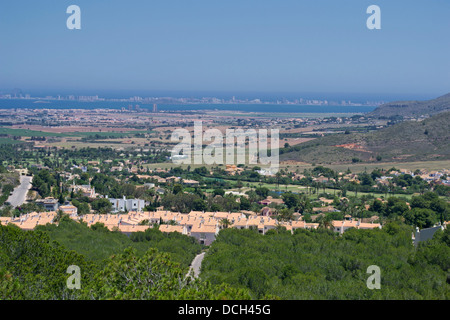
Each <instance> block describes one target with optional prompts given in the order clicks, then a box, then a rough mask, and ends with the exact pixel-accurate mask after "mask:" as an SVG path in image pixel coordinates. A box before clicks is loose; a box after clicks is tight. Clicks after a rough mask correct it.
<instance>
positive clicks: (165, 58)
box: [0, 0, 450, 98]
mask: <svg viewBox="0 0 450 320" xmlns="http://www.w3.org/2000/svg"><path fill="white" fill-rule="evenodd" d="M374 4H375V5H378V6H379V7H380V9H381V29H380V30H369V29H368V28H367V26H366V21H367V19H368V18H369V16H370V14H367V13H366V10H367V8H368V7H369V6H370V5H374ZM70 5H78V6H79V7H80V9H81V29H80V30H69V29H68V28H67V26H66V21H67V19H68V18H69V16H70V14H67V13H66V9H67V7H68V6H70ZM449 34H450V1H448V0H430V1H423V0H417V1H416V0H409V1H404V0H370V1H366V0H308V1H303V0H151V1H149V0H128V1H124V0H108V1H104V0H70V1H66V0H39V1H35V0H28V1H25V0H15V1H1V3H0V90H8V89H13V88H20V89H22V91H26V92H32V93H33V92H49V93H53V92H61V93H67V94H70V93H86V94H95V93H102V92H155V91H161V92H171V91H178V92H180V91H182V92H236V93H239V92H260V93H268V92H291V93H297V92H298V93H302V92H309V93H311V92H312V93H335V94H338V93H353V94H363V95H364V94H367V95H368V96H369V95H370V96H371V97H376V96H377V95H380V97H381V96H382V95H388V94H397V95H402V96H404V97H405V98H406V97H409V96H410V97H411V98H414V97H417V96H423V97H430V98H432V97H437V96H439V95H443V94H446V93H448V92H450V59H449V57H450V41H449Z"/></svg>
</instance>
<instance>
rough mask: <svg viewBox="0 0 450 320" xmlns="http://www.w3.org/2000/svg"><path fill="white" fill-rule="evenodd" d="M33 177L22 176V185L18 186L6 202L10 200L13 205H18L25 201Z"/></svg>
mask: <svg viewBox="0 0 450 320" xmlns="http://www.w3.org/2000/svg"><path fill="white" fill-rule="evenodd" d="M32 180H33V177H30V176H20V185H19V186H17V187H16V188H15V189H14V190H13V193H12V195H10V196H9V198H8V200H6V202H9V203H10V204H11V205H12V206H13V207H18V206H20V205H22V204H23V203H24V202H25V199H26V196H27V192H28V190H30V189H31V181H32Z"/></svg>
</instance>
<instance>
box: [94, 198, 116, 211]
mask: <svg viewBox="0 0 450 320" xmlns="http://www.w3.org/2000/svg"><path fill="white" fill-rule="evenodd" d="M91 207H92V209H93V210H95V211H97V212H99V213H102V214H104V213H109V212H111V210H112V203H111V202H110V201H109V200H108V199H104V198H103V199H96V200H94V201H93V202H92V203H91Z"/></svg>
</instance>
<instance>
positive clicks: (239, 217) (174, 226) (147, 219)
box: [0, 205, 381, 245]
mask: <svg viewBox="0 0 450 320" xmlns="http://www.w3.org/2000/svg"><path fill="white" fill-rule="evenodd" d="M59 209H60V210H62V211H63V212H64V213H66V214H67V215H68V216H69V217H70V218H71V219H73V220H76V221H83V222H85V223H86V224H87V225H88V226H91V225H93V224H96V223H102V224H104V225H105V226H106V227H107V228H108V229H110V230H111V231H113V230H115V231H120V232H122V233H124V234H127V235H130V234H131V233H133V232H139V231H141V232H142V231H145V230H147V229H148V228H152V227H153V226H154V225H158V226H159V230H160V231H162V232H179V233H181V234H185V235H188V236H191V237H194V238H196V239H197V240H198V241H199V243H201V244H205V245H210V244H211V243H212V242H213V241H214V240H215V239H216V236H217V234H218V233H219V231H220V229H222V228H228V227H230V228H236V229H256V230H258V232H259V233H261V234H266V233H267V231H269V230H272V229H276V228H279V227H284V228H286V230H288V231H290V232H292V233H293V232H294V231H295V230H296V229H317V228H318V227H319V224H318V223H306V222H305V221H301V220H300V221H288V222H282V221H278V220H276V219H273V218H271V217H267V216H257V215H246V214H244V213H242V212H201V211H191V212H190V213H188V214H183V213H178V212H171V211H155V212H139V211H130V212H128V213H127V214H86V215H84V216H79V215H78V214H77V210H76V207H74V206H71V205H67V206H60V207H59ZM56 216H57V213H56V211H51V212H42V213H37V212H33V213H29V214H24V215H21V216H19V217H15V218H11V217H2V218H0V224H3V225H7V224H9V223H12V224H14V225H17V226H18V227H19V228H21V229H24V230H33V229H34V228H35V227H36V226H38V225H45V224H47V223H54V220H55V218H56ZM330 227H332V228H333V230H334V231H335V232H338V233H340V234H342V233H344V232H345V231H346V230H348V229H349V228H356V229H375V228H381V225H380V224H378V223H363V222H360V221H352V220H344V221H332V224H331V225H330Z"/></svg>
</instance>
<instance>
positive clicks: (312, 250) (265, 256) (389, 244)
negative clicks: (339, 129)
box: [201, 223, 450, 299]
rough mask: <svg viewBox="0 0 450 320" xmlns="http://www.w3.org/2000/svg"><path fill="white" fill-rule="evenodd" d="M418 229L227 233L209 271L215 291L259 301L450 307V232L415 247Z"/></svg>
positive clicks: (211, 255) (205, 271)
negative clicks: (371, 270) (419, 302)
mask: <svg viewBox="0 0 450 320" xmlns="http://www.w3.org/2000/svg"><path fill="white" fill-rule="evenodd" d="M411 232H412V229H410V227H408V226H405V225H404V224H397V223H391V224H388V225H386V226H385V228H384V229H382V230H356V229H351V230H348V231H346V232H345V233H344V235H343V236H338V235H336V234H334V233H332V232H331V231H329V230H318V231H309V230H301V229H298V230H296V232H295V234H294V235H292V234H290V233H289V232H283V231H280V230H277V231H270V232H268V233H267V234H266V235H260V234H258V233H257V232H255V231H252V230H235V229H225V230H222V231H221V232H220V234H219V236H218V238H217V239H216V241H215V242H214V243H213V244H212V246H211V248H210V249H209V251H208V253H207V255H206V257H205V260H204V261H203V264H202V273H201V277H202V278H203V279H205V280H209V281H211V282H212V283H215V284H218V283H223V282H225V283H228V284H230V285H232V286H235V287H240V288H248V289H250V291H251V293H252V297H253V298H261V297H264V296H265V295H267V294H271V295H275V296H278V297H280V298H282V299H449V298H450V285H449V284H448V283H446V281H448V280H447V276H448V274H449V272H450V247H449V243H450V242H449V240H448V239H449V236H450V230H448V229H447V230H446V232H445V234H444V233H440V234H438V235H437V236H436V239H435V240H433V241H431V242H429V243H426V244H421V245H420V246H419V247H418V248H417V249H415V248H414V247H413V245H412V241H411ZM370 265H377V266H379V267H380V268H381V290H369V289H368V288H367V286H366V281H367V279H368V277H369V276H370V275H369V274H367V273H366V271H367V268H368V267H369V266H370Z"/></svg>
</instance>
